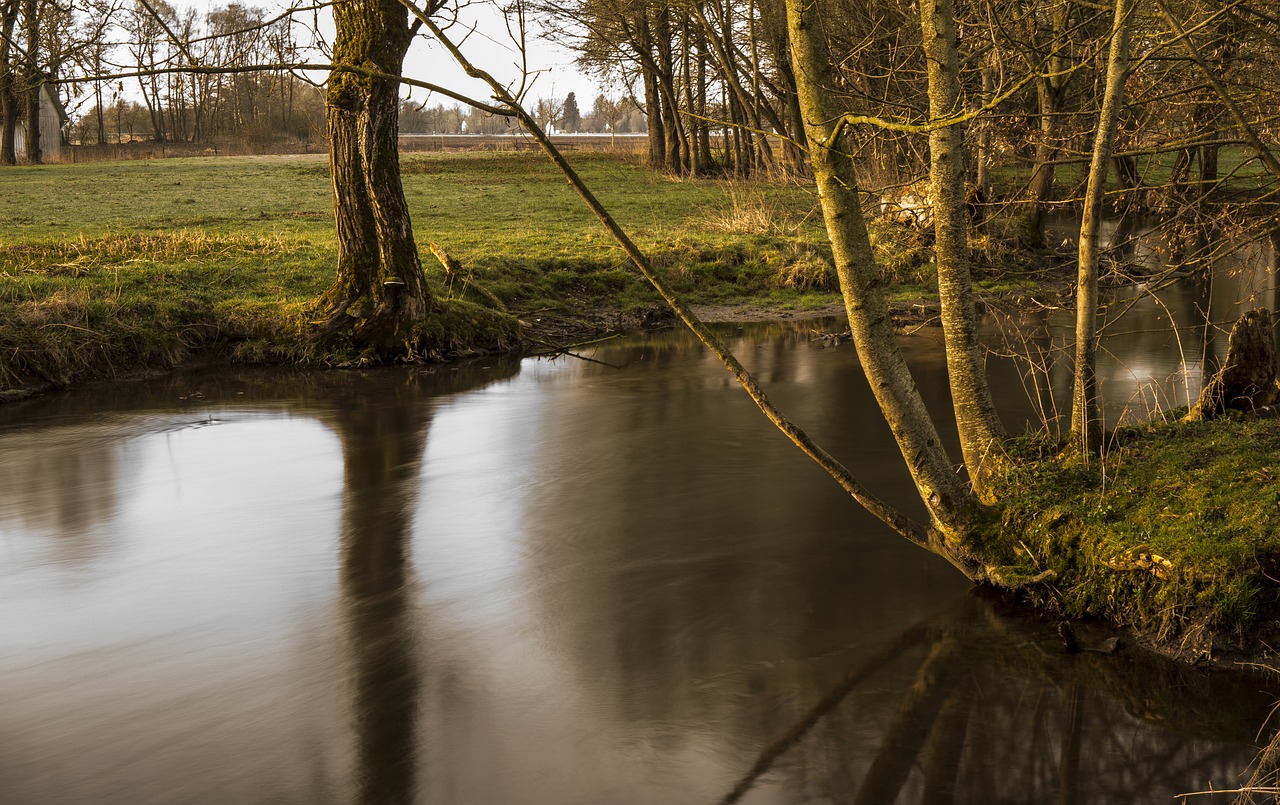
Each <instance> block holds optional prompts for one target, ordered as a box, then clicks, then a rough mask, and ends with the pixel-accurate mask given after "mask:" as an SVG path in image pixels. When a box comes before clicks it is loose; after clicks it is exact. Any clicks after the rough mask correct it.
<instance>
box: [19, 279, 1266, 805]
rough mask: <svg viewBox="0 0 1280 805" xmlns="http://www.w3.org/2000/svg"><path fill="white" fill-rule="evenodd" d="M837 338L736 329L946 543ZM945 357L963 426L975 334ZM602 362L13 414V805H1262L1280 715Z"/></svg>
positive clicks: (1148, 397) (1179, 300) (817, 433)
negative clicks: (1050, 609) (1268, 723)
mask: <svg viewBox="0 0 1280 805" xmlns="http://www.w3.org/2000/svg"><path fill="white" fill-rule="evenodd" d="M1263 262H1266V263H1268V264H1272V265H1273V264H1274V260H1271V259H1270V258H1268V259H1267V260H1264V261H1263ZM1271 276H1272V275H1271V273H1270V272H1269V271H1261V272H1257V271H1255V272H1249V271H1241V272H1238V273H1237V275H1236V276H1235V279H1233V280H1232V282H1234V283H1236V284H1235V285H1233V286H1232V288H1233V290H1232V291H1231V292H1230V293H1227V292H1226V291H1225V290H1224V291H1222V292H1221V294H1220V295H1221V297H1222V298H1224V299H1225V298H1226V297H1227V296H1232V297H1234V298H1233V301H1236V302H1238V301H1239V300H1240V299H1241V298H1244V299H1246V302H1245V304H1249V302H1248V301H1247V298H1248V297H1250V295H1251V294H1253V293H1254V292H1253V291H1250V290H1248V289H1249V288H1251V287H1253V286H1254V285H1255V284H1256V282H1255V281H1257V280H1258V279H1259V277H1261V278H1262V279H1261V285H1260V286H1259V290H1258V291H1257V294H1265V293H1271V294H1272V295H1273V296H1274V290H1273V285H1274V283H1273V282H1272V281H1271ZM1222 284H1223V281H1219V286H1220V287H1221V286H1222ZM1267 289H1272V290H1267ZM1255 295H1256V294H1255ZM1211 297H1212V295H1210V298H1211ZM1205 299H1206V297H1205V295H1204V293H1203V291H1202V290H1197V288H1195V287H1186V288H1182V287H1180V288H1174V289H1170V290H1169V291H1167V292H1165V293H1164V294H1163V295H1162V296H1161V298H1160V300H1159V301H1158V302H1152V301H1150V300H1141V301H1138V302H1136V303H1135V305H1134V307H1133V311H1132V312H1131V316H1130V318H1128V319H1126V320H1125V322H1127V323H1126V324H1125V326H1124V327H1123V328H1119V327H1118V328H1116V329H1114V330H1113V331H1112V332H1111V333H1110V334H1109V335H1108V337H1107V340H1106V341H1104V347H1105V351H1104V357H1103V363H1102V367H1101V375H1102V377H1103V393H1104V394H1105V395H1106V399H1107V401H1108V412H1109V416H1110V418H1111V419H1112V421H1116V420H1118V419H1119V418H1121V417H1124V416H1133V417H1138V416H1149V415H1156V416H1158V415H1160V413H1161V412H1162V411H1163V410H1167V408H1168V407H1170V406H1172V405H1177V404H1185V396H1186V394H1187V393H1191V394H1194V393H1195V390H1196V388H1197V387H1198V383H1199V377H1200V374H1201V372H1200V366H1201V359H1202V357H1203V356H1206V355H1210V356H1212V355H1218V354H1221V353H1222V352H1223V351H1224V350H1225V335H1223V334H1222V333H1221V332H1220V331H1219V330H1218V329H1216V328H1214V327H1206V326H1204V324H1203V321H1202V320H1200V319H1197V318H1196V315H1195V311H1196V309H1197V307H1199V308H1203V309H1212V312H1213V316H1214V317H1216V318H1218V319H1222V320H1225V319H1227V318H1230V314H1231V313H1232V312H1233V311H1234V310H1235V309H1236V308H1238V307H1239V306H1240V305H1239V304H1237V305H1236V306H1235V307H1231V306H1226V303H1225V302H1224V303H1223V304H1222V305H1220V306H1219V307H1213V303H1212V301H1210V302H1209V303H1208V305H1207V306H1206V303H1205ZM1255 301H1256V300H1255ZM1162 317H1163V318H1162ZM1169 317H1172V318H1173V320H1174V321H1176V322H1178V323H1179V325H1180V326H1181V327H1182V329H1181V330H1179V331H1178V333H1179V334H1180V335H1179V337H1174V336H1171V335H1170V330H1169V327H1168V320H1169ZM1162 321H1163V324H1161V322H1162ZM1015 324H1017V326H1018V328H1019V332H1021V333H1023V336H1022V338H1023V340H1024V341H1025V343H1026V344H1029V345H1032V346H1035V348H1036V350H1038V352H1037V354H1042V355H1044V356H1045V359H1044V361H1043V362H1042V365H1040V366H1039V368H1034V369H1033V368H1029V365H1028V364H1027V363H1026V362H1018V361H1012V360H1005V359H995V358H993V360H992V363H991V367H990V368H991V373H992V377H993V382H994V386H995V391H996V395H997V397H998V401H999V404H1000V407H1001V413H1002V416H1003V417H1004V418H1005V420H1006V422H1007V423H1008V424H1009V425H1010V426H1011V427H1023V426H1025V425H1030V426H1032V427H1038V426H1040V425H1041V417H1042V416H1043V415H1044V414H1045V413H1046V412H1051V411H1052V409H1053V402H1052V400H1053V399H1058V400H1059V401H1061V399H1062V398H1063V393H1064V390H1063V389H1061V388H1060V389H1059V394H1058V395H1056V397H1055V395H1050V394H1047V393H1046V394H1041V395H1039V396H1037V395H1036V394H1035V393H1034V391H1035V389H1036V386H1037V383H1039V382H1040V379H1039V378H1042V377H1043V378H1046V379H1048V380H1053V381H1058V382H1059V386H1061V383H1060V381H1061V375H1062V373H1063V372H1064V371H1065V370H1064V369H1063V368H1062V367H1063V366H1064V365H1065V364H1061V362H1060V360H1059V356H1057V354H1056V353H1055V352H1054V350H1055V348H1056V345H1058V344H1059V343H1060V342H1062V341H1063V339H1064V338H1065V337H1066V335H1068V334H1069V332H1068V330H1069V317H1068V316H1067V314H1066V313H1064V312H1063V311H1059V310H1055V309H1053V308H1052V306H1051V307H1049V308H1046V309H1045V310H1043V311H1042V312H1039V313H1034V314H1029V315H1028V316H1027V317H1021V318H1019V320H1018V321H1017V322H1015ZM834 326H835V325H834V324H833V323H832V322H791V323H779V324H771V325H750V326H742V327H738V326H729V327H725V328H723V329H722V332H723V333H724V334H725V335H726V337H727V338H728V339H729V341H730V343H731V345H732V347H733V349H734V350H735V351H736V352H737V353H738V354H739V355H740V356H741V357H742V359H743V361H744V362H745V363H746V364H747V365H748V367H749V368H750V369H751V370H752V371H754V372H755V373H756V374H757V376H758V378H759V379H760V380H761V382H762V383H763V384H764V386H765V387H766V389H767V390H768V391H769V393H770V394H771V395H772V397H773V398H774V400H775V401H776V402H777V403H778V404H779V405H780V407H781V408H782V409H783V410H785V411H787V412H788V413H789V414H790V415H791V416H792V417H794V418H795V419H796V420H797V421H798V422H799V423H800V424H802V426H805V427H807V428H809V429H810V431H811V433H812V435H813V436H814V437H815V438H816V439H817V440H818V441H819V442H820V443H822V444H823V445H824V446H826V447H827V448H828V449H829V450H830V451H831V452H832V453H834V454H835V455H836V456H837V457H838V458H840V459H841V460H842V461H844V462H846V463H847V465H848V466H849V467H850V468H851V469H852V470H853V472H854V473H855V475H857V476H858V477H859V478H861V479H864V480H865V482H866V483H867V485H868V486H870V487H871V488H872V490H873V491H874V492H876V493H877V494H879V495H881V496H882V497H883V498H885V499H886V500H888V501H889V502H890V503H893V504H895V505H898V506H901V507H904V508H908V509H910V510H912V511H913V512H917V513H918V512H919V508H918V503H917V502H916V501H915V500H914V492H913V491H912V489H911V487H910V484H909V482H908V480H907V477H906V474H905V471H904V470H903V469H902V468H901V461H900V459H898V458H897V456H896V452H895V449H894V447H893V445H892V443H891V440H890V438H889V435H888V432H887V429H886V427H885V426H884V424H883V422H882V421H881V420H880V419H879V417H878V415H877V413H876V412H875V410H874V408H873V406H872V404H871V397H870V392H869V390H868V388H867V387H866V384H865V381H864V380H863V379H862V377H861V373H860V371H859V369H858V361H857V357H856V355H855V354H854V351H853V350H852V348H851V347H849V346H840V347H826V346H824V345H823V344H822V342H820V341H815V340H814V331H815V330H827V329H831V328H833V327H834ZM991 327H992V332H993V333H994V331H995V329H997V328H998V325H997V324H994V323H993V324H992V325H991ZM1006 329H1007V328H1006ZM993 337H994V336H993ZM903 345H904V349H905V350H906V353H907V355H908V358H909V360H910V361H911V364H912V366H913V368H914V370H915V371H916V373H917V378H918V382H919V385H920V387H921V391H922V393H923V394H924V395H925V397H926V398H927V400H928V402H929V404H930V406H931V407H932V408H933V409H934V410H935V411H939V412H941V411H945V410H946V409H945V407H946V405H947V401H948V394H947V390H946V384H945V377H944V370H943V361H942V354H941V350H940V347H939V335H938V333H937V331H936V330H934V329H932V328H925V329H923V330H920V331H919V332H917V333H915V334H913V335H910V336H906V337H904V339H903ZM587 355H588V356H589V357H590V358H592V361H585V360H576V359H572V358H561V359H558V360H554V361H549V360H537V359H528V360H524V361H510V360H497V359H489V360H483V361H478V362H474V363H469V364H463V365H454V366H446V367H441V368H439V369H437V370H433V371H425V370H418V369H387V370H380V371H369V372H329V373H307V372H289V371H281V370H253V371H243V370H242V371H232V370H225V369H224V370H207V371H194V372H182V373H177V374H174V375H171V376H168V377H165V378H161V379H158V380H154V381H148V382H135V383H125V384H115V385H102V386H94V387H88V388H83V389H80V390H78V391H76V392H72V393H68V394H59V395H53V396H49V397H45V398H42V399H38V400H33V401H29V402H25V403H20V404H13V405H9V406H5V407H3V408H0V612H3V613H5V614H4V617H3V618H2V619H0V802H6V803H9V802H13V803H41V804H44V803H49V804H50V805H60V804H61V803H129V804H130V805H134V804H139V803H231V802H234V803H325V802H335V803H346V802H361V803H409V802H417V803H475V804H477V805H479V804H483V803H495V804H496V803H620V804H627V803H716V802H732V801H740V802H744V803H828V802H866V803H880V804H881V805H883V804H884V803H890V802H894V801H897V802H902V803H917V802H960V803H995V802H1007V803H1033V802H1034V803H1042V802H1060V803H1094V802H1125V803H1148V802H1149V803H1168V802H1170V801H1171V798H1172V797H1173V795H1175V794H1177V793H1183V792H1193V791H1203V790H1207V789H1209V788H1218V789H1222V788H1231V787H1234V786H1236V785H1238V784H1239V783H1240V781H1241V777H1240V776H1241V774H1242V773H1243V772H1245V771H1246V769H1247V766H1248V764H1249V762H1250V761H1251V760H1252V758H1253V757H1254V755H1255V753H1256V751H1257V749H1256V746H1255V743H1254V742H1255V740H1256V737H1257V731H1258V728H1259V727H1260V726H1261V724H1262V722H1263V720H1264V719H1265V718H1266V715H1267V713H1268V710H1269V707H1270V706H1271V704H1272V703H1274V701H1275V692H1274V691H1267V690H1264V689H1263V688H1262V685H1260V684H1259V683H1258V682H1257V681H1256V680H1244V679H1240V678H1238V677H1235V676H1231V675H1227V674H1223V673H1216V672H1210V671H1205V670H1201V669H1191V668H1187V667H1182V666H1173V665H1170V664H1167V663H1162V662H1156V661H1153V660H1152V659H1151V658H1149V657H1145V656H1143V655H1141V654H1140V653H1138V652H1134V651H1125V650H1121V651H1120V652H1119V653H1117V654H1115V655H1113V656H1107V655H1103V654H1101V653H1095V652H1085V653H1082V654H1078V655H1068V654H1065V653H1063V652H1062V651H1061V649H1060V647H1059V645H1058V642H1057V638H1056V634H1055V631H1054V628H1055V626H1056V624H1054V623H1041V622H1039V621H1037V620H1036V619H1034V618H1031V617H1028V616H1027V615H1026V614H1025V613H1010V612H1007V611H1006V607H1005V606H1003V605H1001V604H1000V603H998V602H993V601H990V600H987V599H985V598H984V597H982V596H980V595H978V594H975V593H974V592H973V591H972V590H970V588H969V586H968V584H967V583H966V582H965V581H964V579H963V578H962V577H961V576H960V575H959V574H958V573H956V572H955V571H954V570H953V569H951V568H950V567H949V566H948V565H946V564H945V563H944V562H942V561H940V560H937V559H936V558H934V557H932V556H930V555H928V554H926V553H925V552H923V551H921V550H919V549H916V548H914V547H912V546H910V545H908V544H906V543H905V542H903V541H902V540H900V539H898V538H896V537H894V536H893V535H891V534H889V533H887V532H886V530H885V529H884V528H883V527H881V526H880V525H879V524H878V523H877V522H875V521H874V520H872V519H871V518H870V517H868V516H866V515H865V514H863V513H862V512H860V511H859V510H858V508H857V507H856V505H855V504H853V502H852V501H851V500H850V499H848V498H847V497H846V496H845V495H844V494H843V493H842V492H841V491H840V490H839V489H838V487H836V485H835V484H834V483H833V482H831V481H830V480H829V479H828V478H827V477H826V476H824V475H823V474H822V473H821V472H820V471H819V470H817V469H816V468H815V467H814V466H812V465H811V464H810V463H809V462H808V461H807V460H806V459H805V458H804V457H803V456H801V455H800V454H799V452H798V451H796V450H795V449H794V448H793V447H792V446H791V445H790V444H789V443H787V442H786V441H785V439H783V437H781V436H780V435H778V434H777V433H776V432H774V431H772V430H771V428H770V426H769V425H768V424H767V423H766V422H765V420H764V419H763V418H762V417H761V416H760V414H759V413H758V412H757V411H756V410H755V409H754V408H753V406H752V405H751V404H750V402H749V401H748V400H747V399H746V397H745V395H744V394H743V393H742V392H741V391H740V390H739V389H738V388H737V387H736V386H735V385H734V384H733V383H732V382H731V381H730V380H729V378H728V377H727V375H726V373H725V372H724V370H723V369H721V368H720V367H719V366H718V365H716V364H715V363H714V361H713V360H712V359H711V358H710V357H709V356H708V355H707V354H706V353H705V351H704V350H702V349H701V348H700V347H699V346H698V345H697V344H696V343H695V342H694V341H693V340H692V339H691V338H690V337H689V336H688V335H686V334H685V333H683V332H669V333H659V334H652V335H640V336H636V337H634V338H628V339H625V340H619V341H616V342H610V343H606V344H603V345H600V346H598V347H596V348H594V349H592V350H591V351H590V352H589V353H587ZM1028 389H1030V390H1031V391H1032V392H1033V393H1032V394H1031V395H1030V397H1029V396H1028V393H1027V390H1028ZM1179 395H1182V396H1179ZM952 430H953V428H952V429H951V430H949V431H948V433H947V435H946V437H945V438H947V439H948V440H949V442H950V444H951V446H952V449H953V451H954V452H953V454H958V451H955V447H954V434H953V433H952V432H951V431H952ZM1082 636H1083V637H1084V640H1085V642H1086V644H1092V643H1096V642H1098V641H1100V640H1101V639H1102V638H1103V637H1105V636H1106V635H1105V634H1104V633H1102V632H1100V631H1094V630H1091V629H1090V628H1089V627H1088V626H1085V627H1082ZM1195 801H1198V802H1206V803H1212V802H1228V801H1230V798H1229V797H1220V798H1210V797H1205V798H1199V799H1197V800H1195Z"/></svg>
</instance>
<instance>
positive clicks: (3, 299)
mask: <svg viewBox="0 0 1280 805" xmlns="http://www.w3.org/2000/svg"><path fill="white" fill-rule="evenodd" d="M575 162H576V163H577V164H578V165H579V166H580V168H581V171H582V173H583V175H584V177H585V178H586V180H587V181H588V182H589V183H590V185H591V186H592V187H594V188H596V190H597V191H598V193H599V195H600V196H601V198H602V199H603V200H604V202H605V203H606V204H607V205H608V206H609V207H610V209H611V210H613V212H614V214H615V215H616V216H617V218H618V220H619V221H620V222H621V223H622V224H623V226H625V227H627V228H628V230H629V231H630V232H632V233H633V235H634V237H635V238H636V240H637V241H638V242H639V243H640V244H641V246H642V247H643V248H645V249H646V250H647V251H648V252H649V253H650V255H651V256H652V258H653V261H654V263H655V264H656V266H657V267H658V268H659V270H661V271H662V272H664V273H665V275H666V276H667V278H668V280H669V281H670V282H671V283H672V284H673V286H674V287H675V288H676V289H677V290H678V291H679V292H680V293H681V294H682V295H683V296H684V297H685V298H686V299H687V300H688V301H690V302H693V303H696V304H715V305H724V304H739V303H742V304H750V305H757V306H768V307H770V308H773V309H779V310H805V309H811V308H819V307H825V306H830V305H831V304H833V303H835V302H837V301H838V298H837V296H836V295H835V293H834V291H835V278H834V272H833V270H832V267H831V258H830V250H829V247H828V246H827V244H826V240H825V237H824V233H823V231H822V221H821V216H820V214H819V213H818V210H817V204H816V199H815V197H814V195H813V193H812V192H811V190H810V189H809V188H808V187H806V186H803V185H802V184H797V183H789V182H772V183H771V182H757V183H751V184H746V185H744V184H734V183H729V182H724V181H711V180H700V181H679V180H673V179H671V178H670V177H666V176H662V175H659V174H656V173H654V172H652V171H649V170H648V169H646V168H644V167H642V166H640V165H638V164H636V163H634V162H630V161H627V160H626V159H620V158H617V157H612V156H609V155H580V156H577V157H575ZM403 173H404V185H405V192H406V194H407V197H408V200H409V203H410V206H411V210H412V215H413V220H414V225H415V230H416V233H417V237H418V240H419V245H420V247H421V249H422V252H423V255H424V265H425V266H426V267H427V270H428V275H429V278H430V281H431V283H432V285H433V289H434V292H435V294H436V295H437V297H438V298H440V299H441V300H444V302H445V311H446V317H447V321H446V323H447V324H449V329H450V332H449V333H447V334H445V335H447V336H448V337H444V338H442V339H441V340H440V349H439V350H438V352H440V353H448V352H450V351H456V352H463V353H465V352H467V351H469V350H472V349H476V348H479V349H483V348H488V347H493V346H496V345H497V342H498V341H507V342H509V341H510V339H509V338H507V336H508V335H509V333H508V332H507V331H506V329H503V328H499V331H498V333H497V335H495V333H494V332H492V331H490V329H491V328H486V327H485V326H482V325H483V324H484V322H486V321H492V316H491V315H490V314H486V313H485V312H484V311H483V310H482V308H486V307H490V308H498V307H500V306H499V305H496V304H494V301H493V300H494V299H495V298H496V299H498V300H500V301H501V306H505V308H506V309H507V310H509V311H510V313H511V315H512V317H514V318H515V319H519V320H523V321H524V322H526V323H527V324H529V325H533V327H534V328H535V329H536V328H537V327H543V328H544V329H550V330H555V329H556V328H557V327H558V328H559V329H560V330H561V331H568V330H573V329H575V328H577V329H584V330H585V329H590V328H592V327H601V326H608V325H609V324H614V325H623V324H626V323H627V322H634V321H642V320H644V319H645V318H646V317H647V316H649V315H651V314H653V313H656V312H659V311H662V305H661V303H660V300H659V299H658V297H657V296H656V294H654V293H653V291H652V290H650V289H649V287H648V286H647V285H645V284H644V283H643V282H642V281H641V280H639V279H638V277H637V275H636V274H635V272H634V271H633V270H632V269H631V268H630V266H629V264H627V262H626V261H625V259H624V257H623V255H622V253H621V252H620V251H619V250H618V249H617V248H616V247H615V245H614V244H613V243H612V241H610V240H609V239H608V238H607V237H606V235H605V233H604V231H603V230H602V228H601V227H600V226H599V224H598V223H597V222H596V221H595V220H594V219H593V218H592V217H591V216H590V214H589V213H588V212H587V211H586V209H585V208H584V207H583V205H582V204H581V202H580V201H579V200H578V198H577V197H576V196H575V195H574V194H573V193H572V191H571V190H570V189H569V188H568V186H567V185H566V184H565V182H564V180H563V179H562V178H561V177H560V176H559V174H558V173H556V171H555V170H554V168H553V167H552V166H551V165H550V164H549V163H548V162H547V161H546V160H545V159H544V158H542V157H541V156H540V155H538V154H532V153H477V154H456V153H454V154H420V155H408V156H406V158H405V160H404V166H403ZM877 234H878V242H879V243H881V244H882V253H883V254H882V257H883V259H884V263H885V265H886V266H887V270H888V271H889V272H890V273H891V274H892V278H893V279H894V280H895V281H896V282H897V283H898V284H897V294H898V298H899V301H900V302H901V303H902V304H903V305H904V306H906V305H909V304H912V303H919V302H922V301H923V302H926V303H927V302H929V301H930V300H931V299H932V297H933V292H932V290H931V288H930V287H929V284H930V279H931V272H932V265H931V263H930V262H929V260H930V259H931V258H930V253H929V249H928V248H927V245H926V244H924V243H922V242H919V239H918V238H916V239H915V240H913V239H912V238H910V237H908V238H903V237H901V236H900V234H895V232H893V231H891V230H889V229H885V230H883V231H881V232H879V233H877ZM431 242H435V243H438V244H440V245H441V246H442V247H443V248H444V249H445V250H446V251H448V252H449V254H451V255H452V256H453V257H454V258H456V259H457V260H458V261H459V262H460V263H461V264H462V267H463V269H464V270H463V272H462V274H461V275H458V276H454V277H448V276H446V275H445V274H444V272H443V270H442V268H441V266H440V265H439V264H438V262H437V261H436V260H435V259H434V258H433V257H432V256H431V254H430V253H429V251H428V250H427V244H428V243H431ZM335 264H336V241H335V236H334V233H333V222H332V213H331V209H330V188H329V176H328V167H327V164H326V161H325V159H324V158H323V157H321V156H315V155H311V156H306V155H303V156H276V157H232V158H216V157H215V158H199V159H172V160H160V161H150V162H125V163H99V164H88V165H52V166H43V167H32V168H22V167H20V168H9V169H6V170H4V171H2V172H0V388H2V389H5V390H8V391H10V392H12V391H13V390H17V389H23V388H31V387H37V386H44V387H48V386H55V387H56V386H64V385H67V384H70V383H74V382H77V381H80V380H84V379H90V378H105V377H114V376H118V375H120V374H124V373H129V372H133V371H138V370H152V369H164V368H168V367H171V366H175V365H178V364H180V363H182V362H183V361H185V360H188V359H189V358H190V357H191V356H192V355H195V354H198V353H202V352H207V351H208V350H210V349H214V348H216V349H217V350H218V359H220V360H232V361H243V362H265V361H296V362H309V361H320V362H330V363H334V362H341V361H342V360H345V359H348V358H349V357H350V356H344V355H341V354H329V353H325V352H323V351H320V350H318V349H317V348H316V346H315V344H314V342H313V338H312V333H313V331H314V329H315V328H314V327H313V326H312V325H311V324H309V322H310V320H311V319H312V318H314V317H315V316H316V315H317V312H316V311H314V310H312V309H311V307H310V303H311V300H313V299H314V298H315V297H317V296H318V295H319V294H320V293H321V292H322V291H323V290H324V289H325V288H326V287H327V285H328V283H329V282H330V280H331V277H332V275H333V268H334V265H335ZM996 281H997V282H998V280H996ZM453 325H458V326H457V327H454V326H453ZM552 337H553V336H552Z"/></svg>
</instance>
